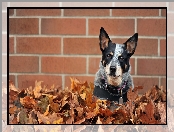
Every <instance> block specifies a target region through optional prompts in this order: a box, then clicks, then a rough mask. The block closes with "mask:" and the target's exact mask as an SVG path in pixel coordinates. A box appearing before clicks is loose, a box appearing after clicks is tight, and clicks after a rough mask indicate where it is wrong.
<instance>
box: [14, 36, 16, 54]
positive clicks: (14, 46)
mask: <svg viewBox="0 0 174 132" xmlns="http://www.w3.org/2000/svg"><path fill="white" fill-rule="evenodd" d="M14 53H15V54H16V36H15V37H14Z"/></svg>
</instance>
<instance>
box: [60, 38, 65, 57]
mask: <svg viewBox="0 0 174 132" xmlns="http://www.w3.org/2000/svg"><path fill="white" fill-rule="evenodd" d="M63 39H64V38H63V37H61V44H60V45H61V47H60V48H61V49H60V50H61V51H60V52H61V53H60V54H61V55H63V45H64V44H63Z"/></svg>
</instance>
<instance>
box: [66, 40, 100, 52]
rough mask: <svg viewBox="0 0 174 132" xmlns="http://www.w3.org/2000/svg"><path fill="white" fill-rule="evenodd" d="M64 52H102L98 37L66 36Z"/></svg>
mask: <svg viewBox="0 0 174 132" xmlns="http://www.w3.org/2000/svg"><path fill="white" fill-rule="evenodd" d="M63 43H64V46H63V53H64V54H94V55H96V54H101V50H100V47H99V39H97V38H64V40H63Z"/></svg>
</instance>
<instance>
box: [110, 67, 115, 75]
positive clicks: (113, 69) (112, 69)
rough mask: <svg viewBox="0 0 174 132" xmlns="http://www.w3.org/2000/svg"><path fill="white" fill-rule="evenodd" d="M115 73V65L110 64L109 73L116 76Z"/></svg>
mask: <svg viewBox="0 0 174 132" xmlns="http://www.w3.org/2000/svg"><path fill="white" fill-rule="evenodd" d="M115 73H116V66H110V75H111V76H114V77H115V76H116V75H115Z"/></svg>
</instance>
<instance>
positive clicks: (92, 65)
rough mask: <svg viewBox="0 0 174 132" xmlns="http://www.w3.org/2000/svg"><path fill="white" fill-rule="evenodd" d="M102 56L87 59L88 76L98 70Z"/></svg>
mask: <svg viewBox="0 0 174 132" xmlns="http://www.w3.org/2000/svg"><path fill="white" fill-rule="evenodd" d="M101 58H102V55H101V57H99V58H93V57H90V58H89V68H88V71H89V74H95V73H96V72H97V71H98V70H99V63H100V61H101Z"/></svg>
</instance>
